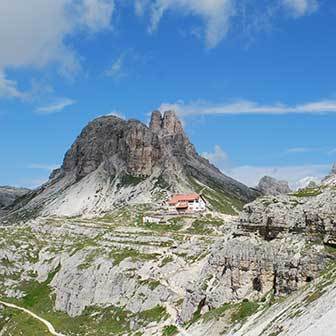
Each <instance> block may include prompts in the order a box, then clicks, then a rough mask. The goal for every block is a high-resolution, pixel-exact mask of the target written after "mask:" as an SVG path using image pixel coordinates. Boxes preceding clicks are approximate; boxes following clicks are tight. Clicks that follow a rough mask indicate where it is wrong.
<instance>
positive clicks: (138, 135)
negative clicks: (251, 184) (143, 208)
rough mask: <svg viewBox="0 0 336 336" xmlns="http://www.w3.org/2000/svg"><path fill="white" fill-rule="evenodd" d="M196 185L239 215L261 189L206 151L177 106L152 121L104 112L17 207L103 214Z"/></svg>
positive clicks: (69, 213)
mask: <svg viewBox="0 0 336 336" xmlns="http://www.w3.org/2000/svg"><path fill="white" fill-rule="evenodd" d="M189 191H197V192H201V191H202V193H203V195H204V196H205V197H206V198H207V200H208V202H209V205H210V206H212V207H213V208H214V209H217V210H219V211H222V212H225V213H231V214H234V213H236V212H237V210H238V209H241V208H242V206H243V204H245V203H246V202H249V201H252V200H254V199H255V198H256V197H257V196H258V195H259V193H258V192H257V191H255V190H252V189H250V188H248V187H247V186H245V185H243V184H242V183H239V182H237V181H235V180H233V179H232V178H230V177H227V176H225V175H223V173H221V172H220V171H219V170H218V169H217V168H216V167H215V166H213V165H212V164H210V163H209V161H208V160H206V159H205V158H203V157H201V156H200V155H199V154H198V153H197V152H196V150H195V148H194V146H193V145H192V144H191V143H190V141H189V139H188V137H187V136H186V134H185V133H184V130H183V127H182V124H181V122H180V121H179V120H178V119H177V117H176V115H175V113H174V112H171V111H168V112H165V113H164V115H161V113H160V112H158V111H155V112H153V113H152V117H151V121H150V125H149V126H146V125H145V124H143V123H141V122H140V121H137V120H124V119H121V118H118V117H116V116H104V117H100V118H98V119H95V120H93V121H92V122H90V123H89V124H88V125H87V126H86V127H85V128H84V129H83V131H82V132H81V134H80V135H79V136H78V138H77V139H76V141H75V142H74V144H73V145H72V146H71V148H70V149H69V150H68V152H67V153H66V155H65V158H64V162H63V164H62V166H61V167H60V168H59V169H57V170H55V171H53V172H52V174H51V176H50V179H49V181H48V182H47V183H46V184H45V185H43V186H42V187H41V188H40V189H38V190H37V191H34V192H32V193H30V194H28V195H27V197H26V199H25V200H23V201H22V202H19V203H18V204H15V207H14V209H13V210H14V211H19V210H25V211H29V212H31V213H32V214H43V215H59V216H77V215H82V214H86V215H95V214H99V213H102V212H107V211H110V210H111V209H114V208H115V207H118V206H122V205H124V204H132V203H133V204H134V203H148V202H155V201H157V202H159V201H160V200H162V199H164V198H166V196H167V194H168V193H172V192H189ZM19 212H20V211H19Z"/></svg>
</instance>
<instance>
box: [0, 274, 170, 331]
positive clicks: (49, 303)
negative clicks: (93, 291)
mask: <svg viewBox="0 0 336 336" xmlns="http://www.w3.org/2000/svg"><path fill="white" fill-rule="evenodd" d="M57 271H58V269H57V270H55V272H53V273H50V275H49V277H48V279H47V281H45V282H43V283H38V282H37V281H31V282H26V283H24V286H23V288H21V289H22V290H24V291H25V292H26V293H27V294H26V295H25V296H24V297H23V298H22V299H21V300H17V299H12V300H11V301H12V302H15V303H16V304H18V305H19V306H22V307H25V308H28V309H30V310H31V311H33V312H35V313H36V314H38V315H39V316H41V317H43V318H45V319H46V320H48V321H50V322H51V323H52V324H53V326H54V327H55V329H56V330H58V331H61V332H62V333H64V334H66V335H68V336H75V335H87V336H95V335H100V336H108V335H125V334H127V335H131V330H130V323H131V321H137V322H138V323H139V325H141V326H146V325H147V324H149V323H151V322H158V321H161V320H162V319H166V318H168V314H167V312H166V310H165V308H163V307H161V306H156V307H154V308H153V309H150V310H147V311H144V312H141V313H140V314H133V313H131V312H130V311H127V310H125V309H124V308H122V307H114V306H111V307H107V308H101V307H90V308H87V309H85V311H84V312H83V314H82V315H80V316H78V317H74V318H71V317H70V316H68V315H67V314H65V313H63V312H59V311H54V309H53V306H54V304H53V295H52V294H51V292H50V287H49V284H50V282H51V280H52V279H53V277H54V275H55V274H56V272H57ZM5 311H6V316H8V317H10V320H9V321H7V322H6V327H7V328H8V329H7V330H10V331H11V333H7V334H8V335H12V336H19V335H20V336H22V335H24V336H49V333H48V332H46V331H45V327H44V325H43V324H41V323H39V322H38V321H35V320H32V319H31V318H30V317H29V315H28V316H27V314H25V313H21V312H16V311H14V310H13V311H12V310H8V311H7V309H6V310H5ZM2 314H3V313H2ZM3 323H4V322H3V321H2V320H1V321H0V327H2V326H3Z"/></svg>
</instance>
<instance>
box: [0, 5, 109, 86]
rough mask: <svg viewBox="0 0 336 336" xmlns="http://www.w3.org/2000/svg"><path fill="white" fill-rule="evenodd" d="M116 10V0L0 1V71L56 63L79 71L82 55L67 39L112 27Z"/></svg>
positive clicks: (69, 71)
mask: <svg viewBox="0 0 336 336" xmlns="http://www.w3.org/2000/svg"><path fill="white" fill-rule="evenodd" d="M113 9H114V2H113V0H57V1H55V0H29V1H22V0H1V1H0V13H1V17H2V19H1V20H0V47H1V53H0V72H3V73H4V72H5V71H6V70H7V69H18V68H26V67H35V68H43V67H45V66H47V65H49V64H57V65H58V66H59V67H60V72H61V73H63V74H66V75H72V74H74V73H76V72H77V71H78V70H79V68H80V62H79V61H78V60H79V58H80V56H78V55H77V53H76V51H75V50H74V49H73V48H72V47H71V45H70V44H69V43H67V42H66V40H67V38H68V37H70V36H73V35H74V34H75V33H77V32H80V31H83V30H85V31H88V32H97V31H99V30H102V29H107V28H109V27H110V21H111V18H112V14H113ZM12 86H13V85H12ZM12 92H13V91H12Z"/></svg>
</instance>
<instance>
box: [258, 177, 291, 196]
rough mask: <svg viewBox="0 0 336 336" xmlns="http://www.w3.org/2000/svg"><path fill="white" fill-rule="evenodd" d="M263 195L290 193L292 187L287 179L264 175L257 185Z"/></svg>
mask: <svg viewBox="0 0 336 336" xmlns="http://www.w3.org/2000/svg"><path fill="white" fill-rule="evenodd" d="M256 189H257V190H259V191H260V192H261V193H262V194H263V195H273V196H276V195H281V194H288V193H290V192H291V189H290V187H289V185H288V182H287V181H279V180H277V179H275V178H273V177H270V176H264V177H262V178H261V179H260V181H259V183H258V186H257V187H256Z"/></svg>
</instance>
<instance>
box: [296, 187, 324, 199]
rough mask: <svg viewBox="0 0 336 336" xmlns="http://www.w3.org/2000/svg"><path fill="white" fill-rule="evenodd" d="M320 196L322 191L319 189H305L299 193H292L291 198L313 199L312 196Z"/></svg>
mask: <svg viewBox="0 0 336 336" xmlns="http://www.w3.org/2000/svg"><path fill="white" fill-rule="evenodd" d="M320 194H322V191H321V190H320V188H305V189H300V190H299V191H297V192H295V193H293V194H292V195H293V196H296V197H313V196H318V195H320Z"/></svg>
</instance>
